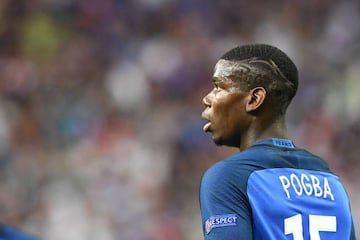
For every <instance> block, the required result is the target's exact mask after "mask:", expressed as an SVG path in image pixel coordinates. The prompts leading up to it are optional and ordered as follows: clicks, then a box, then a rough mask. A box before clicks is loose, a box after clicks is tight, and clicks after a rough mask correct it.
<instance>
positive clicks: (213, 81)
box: [211, 77, 222, 83]
mask: <svg viewBox="0 0 360 240" xmlns="http://www.w3.org/2000/svg"><path fill="white" fill-rule="evenodd" d="M211 81H212V83H218V82H221V81H222V80H221V79H220V78H218V77H212V79H211Z"/></svg>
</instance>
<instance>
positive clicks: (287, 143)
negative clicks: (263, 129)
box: [253, 138, 295, 148]
mask: <svg viewBox="0 0 360 240" xmlns="http://www.w3.org/2000/svg"><path fill="white" fill-rule="evenodd" d="M264 144H265V145H273V146H276V147H282V148H295V145H294V143H293V141H292V140H289V139H284V138H269V139H261V140H258V141H256V142H255V143H254V144H253V146H255V145H264Z"/></svg>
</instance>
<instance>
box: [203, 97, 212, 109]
mask: <svg viewBox="0 0 360 240" xmlns="http://www.w3.org/2000/svg"><path fill="white" fill-rule="evenodd" d="M209 95H210V94H207V95H206V96H205V97H203V99H202V104H203V105H204V106H205V107H210V106H211V103H210V98H209Z"/></svg>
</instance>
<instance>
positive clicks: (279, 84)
mask: <svg viewBox="0 0 360 240" xmlns="http://www.w3.org/2000/svg"><path fill="white" fill-rule="evenodd" d="M212 80H213V84H214V89H213V90H212V91H211V92H210V93H209V94H208V95H207V96H205V97H204V99H203V103H204V105H205V106H206V107H207V108H206V109H205V110H204V112H203V117H204V118H205V119H207V120H208V121H209V122H208V123H207V124H206V125H205V126H204V131H209V132H212V134H213V139H214V141H215V143H217V144H220V145H230V146H237V147H238V146H239V144H240V140H241V134H243V133H244V132H246V131H248V130H249V128H250V127H253V122H254V121H255V120H256V121H258V122H259V120H261V119H267V121H268V122H269V123H270V122H271V121H274V120H275V119H278V118H281V117H283V116H284V115H285V112H286V109H287V107H288V105H289V104H290V102H291V100H292V98H293V97H294V96H295V93H296V90H297V87H298V72H297V68H296V66H295V64H294V63H293V62H292V61H291V60H290V58H289V57H288V56H287V55H286V54H285V53H283V52H282V51H281V50H279V49H278V48H275V47H273V46H270V45H265V44H254V45H244V46H240V47H236V48H234V49H231V50H230V51H228V52H227V53H225V54H224V55H223V56H222V57H221V58H220V60H219V61H218V62H217V64H216V66H215V69H214V75H213V79H212ZM263 122H264V121H263ZM257 127H258V128H259V126H257ZM258 131H261V129H259V130H258Z"/></svg>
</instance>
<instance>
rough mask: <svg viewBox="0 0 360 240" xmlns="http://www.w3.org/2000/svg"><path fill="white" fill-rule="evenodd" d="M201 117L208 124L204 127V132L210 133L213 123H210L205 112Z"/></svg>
mask: <svg viewBox="0 0 360 240" xmlns="http://www.w3.org/2000/svg"><path fill="white" fill-rule="evenodd" d="M201 117H202V118H203V119H205V120H206V121H207V122H206V123H205V125H204V126H203V131H204V132H208V131H209V128H210V126H211V122H210V120H209V118H208V117H207V116H206V114H205V112H203V113H202V114H201Z"/></svg>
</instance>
